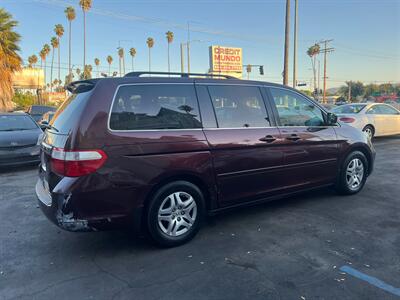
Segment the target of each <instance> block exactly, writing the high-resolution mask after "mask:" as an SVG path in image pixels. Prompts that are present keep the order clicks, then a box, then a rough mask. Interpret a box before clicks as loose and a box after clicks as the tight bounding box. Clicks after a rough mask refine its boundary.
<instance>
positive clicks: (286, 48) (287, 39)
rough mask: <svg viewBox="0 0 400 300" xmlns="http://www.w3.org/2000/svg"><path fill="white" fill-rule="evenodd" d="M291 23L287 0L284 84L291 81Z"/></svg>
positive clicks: (287, 0) (287, 1) (288, 1)
mask: <svg viewBox="0 0 400 300" xmlns="http://www.w3.org/2000/svg"><path fill="white" fill-rule="evenodd" d="M289 25H290V0H286V20H285V50H284V64H283V84H284V85H288V82H289V31H290V29H289Z"/></svg>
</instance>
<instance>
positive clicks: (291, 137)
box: [286, 133, 300, 142]
mask: <svg viewBox="0 0 400 300" xmlns="http://www.w3.org/2000/svg"><path fill="white" fill-rule="evenodd" d="M286 139H287V140H289V141H294V142H295V141H298V140H300V137H299V136H298V135H297V134H295V133H293V134H291V135H290V136H288V137H287V138H286Z"/></svg>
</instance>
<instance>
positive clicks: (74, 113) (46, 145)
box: [40, 80, 97, 191]
mask: <svg viewBox="0 0 400 300" xmlns="http://www.w3.org/2000/svg"><path fill="white" fill-rule="evenodd" d="M96 81H97V80H85V81H78V82H74V83H72V84H70V85H69V86H68V87H67V89H68V90H69V91H70V92H71V93H72V95H71V96H70V97H68V99H67V100H65V101H64V103H63V104H62V105H61V106H60V107H59V108H58V110H57V111H56V113H55V115H54V117H53V119H52V120H51V122H50V124H49V128H47V129H46V131H45V135H44V138H43V141H42V144H41V149H42V151H41V167H40V177H41V179H42V180H44V181H47V183H48V186H49V188H50V191H51V190H52V189H53V188H54V187H55V186H56V185H57V183H58V182H59V181H60V180H61V178H62V176H60V175H59V174H57V173H55V172H53V170H52V166H51V158H52V152H53V150H54V149H66V148H68V149H69V148H70V147H71V144H73V141H71V139H72V138H73V132H74V131H75V130H76V129H77V128H78V126H79V122H80V119H81V118H82V117H83V113H84V110H85V107H86V104H87V102H88V99H89V98H90V95H91V93H92V90H93V88H94V86H95V84H96Z"/></svg>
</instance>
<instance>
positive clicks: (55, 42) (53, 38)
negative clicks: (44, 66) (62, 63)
mask: <svg viewBox="0 0 400 300" xmlns="http://www.w3.org/2000/svg"><path fill="white" fill-rule="evenodd" d="M50 44H51V46H52V47H53V52H52V54H51V68H50V83H53V66H54V49H57V48H58V38H56V37H55V36H53V37H52V38H51V41H50ZM51 91H53V89H51Z"/></svg>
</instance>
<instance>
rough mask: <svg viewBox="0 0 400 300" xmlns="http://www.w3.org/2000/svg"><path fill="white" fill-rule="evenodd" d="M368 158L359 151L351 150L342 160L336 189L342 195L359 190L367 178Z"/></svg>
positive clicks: (351, 193)
mask: <svg viewBox="0 0 400 300" xmlns="http://www.w3.org/2000/svg"><path fill="white" fill-rule="evenodd" d="M367 174H368V160H367V158H366V157H365V155H364V154H363V153H362V152H360V151H354V152H351V153H350V154H349V155H348V156H347V157H346V159H345V160H344V162H343V165H342V168H341V170H340V174H339V178H338V182H337V185H336V189H337V190H338V191H339V192H340V193H341V194H344V195H353V194H356V193H358V192H359V191H361V189H362V188H363V187H364V184H365V182H366V180H367Z"/></svg>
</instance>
